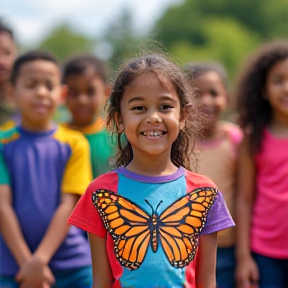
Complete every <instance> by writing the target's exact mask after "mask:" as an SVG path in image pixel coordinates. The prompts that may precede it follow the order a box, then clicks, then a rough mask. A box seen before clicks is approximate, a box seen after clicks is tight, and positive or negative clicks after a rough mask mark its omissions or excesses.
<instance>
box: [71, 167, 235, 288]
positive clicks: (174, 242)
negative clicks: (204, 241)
mask: <svg viewBox="0 0 288 288" xmlns="http://www.w3.org/2000/svg"><path fill="white" fill-rule="evenodd" d="M69 223H71V224H73V225H75V226H78V227H80V228H82V229H84V230H86V231H88V232H89V233H93V234H95V235H98V236H100V237H107V242H106V249H107V254H108V258H109V262H110V266H111V270H112V273H113V277H114V279H115V282H114V285H113V287H122V288H124V287H125V288H126V287H137V288H148V287H149V288H151V287H161V288H164V287H167V288H168V287H175V288H178V287H179V288H180V287H189V288H191V287H195V275H194V273H195V272H194V271H195V261H193V259H194V257H195V254H196V252H197V244H198V238H199V235H201V234H202V235H204V234H209V233H213V232H216V231H219V230H222V229H225V228H228V227H231V226H234V222H233V220H232V218H231V216H230V214H229V212H228V210H227V207H226V205H225V202H224V200H223V197H222V195H221V193H220V192H218V190H217V188H216V186H215V184H214V183H213V182H212V181H211V180H210V179H208V178H207V177H205V176H203V175H200V174H196V173H192V172H190V171H187V170H185V169H184V168H183V167H180V168H179V169H178V170H177V172H175V173H174V174H172V175H167V176H159V177H149V176H144V175H139V174H136V173H133V172H131V171H129V170H128V169H126V168H125V167H120V168H118V169H117V170H114V171H112V172H109V173H106V174H103V175H102V176H100V177H98V178H96V179H95V180H94V181H93V182H92V183H91V184H90V185H89V187H88V188H87V191H86V193H85V194H84V195H83V196H82V197H81V199H80V200H79V202H78V204H77V205H76V207H75V209H74V211H73V213H72V215H71V216H70V218H69Z"/></svg>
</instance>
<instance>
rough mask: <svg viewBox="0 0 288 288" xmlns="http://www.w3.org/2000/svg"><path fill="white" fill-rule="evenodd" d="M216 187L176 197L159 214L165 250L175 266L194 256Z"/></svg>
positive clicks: (178, 266) (182, 265) (181, 265)
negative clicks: (176, 198)
mask: <svg viewBox="0 0 288 288" xmlns="http://www.w3.org/2000/svg"><path fill="white" fill-rule="evenodd" d="M216 195H217V189H215V188H211V187H203V188H199V189H195V190H193V191H192V192H190V193H187V195H185V196H183V197H181V198H180V199H178V200H176V201H175V202H174V203H172V204H171V205H170V206H168V208H167V209H165V211H164V212H162V214H161V215H160V216H159V221H160V223H159V235H160V241H161V244H162V247H163V250H164V252H165V254H166V256H167V258H168V260H169V262H170V264H171V265H172V266H173V267H176V268H182V267H184V266H187V265H188V264H189V263H190V262H191V261H192V260H193V259H194V257H195V254H196V250H197V245H198V238H199V233H200V232H201V231H202V229H203V227H204V226H205V222H206V217H207V213H208V210H209V208H210V207H211V205H212V204H213V202H214V200H215V197H216Z"/></svg>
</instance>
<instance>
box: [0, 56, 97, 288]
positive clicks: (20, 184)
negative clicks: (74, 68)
mask: <svg viewBox="0 0 288 288" xmlns="http://www.w3.org/2000/svg"><path fill="white" fill-rule="evenodd" d="M11 83H12V87H11V93H12V96H13V98H14V99H15V102H16V104H17V106H18V108H19V111H20V115H21V125H20V126H16V127H14V128H12V129H11V130H8V131H6V132H2V133H1V134H0V229H1V235H0V251H1V252H0V253H1V255H0V256H1V257H0V287H18V285H17V283H16V282H18V284H19V287H20V286H21V288H22V287H31V288H38V287H41V288H42V287H50V286H49V285H50V284H52V283H54V282H55V284H56V287H57V288H58V287H61V288H68V287H69V288H70V287H73V288H84V287H87V288H88V287H91V281H92V280H91V279H92V275H91V257H90V249H89V245H88V241H87V239H86V238H85V237H84V236H83V233H82V232H81V230H79V229H75V228H74V227H69V225H68V224H67V218H68V216H69V215H70V213H71V211H72V210H73V208H74V205H75V204H76V202H77V200H78V198H79V195H80V194H82V193H83V192H84V191H85V188H86V186H87V184H88V183H89V182H90V181H91V179H92V173H91V167H90V162H89V145H88V143H87V140H86V139H85V138H84V137H83V136H82V135H81V133H78V132H75V131H72V130H69V129H67V128H64V127H62V126H57V125H55V124H54V123H53V122H52V121H51V119H52V115H53V113H54V111H55V109H56V108H57V104H58V103H59V102H60V98H61V96H64V94H65V92H66V91H65V88H64V87H62V85H61V77H60V71H59V67H58V64H57V61H56V60H55V59H54V57H53V56H51V55H50V54H48V53H45V52H40V51H39V52H29V53H27V54H24V55H22V56H20V57H19V58H18V59H17V60H16V61H15V63H14V66H13V69H12V74H11ZM12 199H13V200H12ZM14 278H15V280H14Z"/></svg>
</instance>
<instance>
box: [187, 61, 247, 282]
mask: <svg viewBox="0 0 288 288" xmlns="http://www.w3.org/2000/svg"><path fill="white" fill-rule="evenodd" d="M185 70H186V75H187V76H188V79H189V80H190V81H191V82H193V83H195V85H196V86H197V87H198V89H199V101H200V104H201V110H202V112H203V115H205V118H206V119H207V120H208V125H206V126H205V127H204V129H203V132H202V134H203V137H204V139H203V140H204V141H203V144H204V145H199V146H201V149H200V152H201V154H200V156H199V160H200V161H199V170H198V171H199V173H201V174H204V175H206V176H208V177H209V178H210V179H212V180H213V181H214V182H215V184H216V185H217V187H218V188H219V190H220V191H221V192H222V193H223V196H224V199H225V202H226V204H227V207H228V209H229V212H230V213H231V215H232V217H233V216H234V211H235V190H236V174H237V173H236V172H237V171H236V167H237V158H238V157H237V156H238V146H239V143H240V141H241V138H242V132H241V130H240V128H239V127H238V126H237V125H235V124H233V123H231V122H228V121H222V120H220V119H219V118H220V116H221V114H222V113H223V112H225V110H226V109H227V106H228V97H229V96H228V91H227V86H228V85H227V74H226V71H225V70H224V68H223V67H222V66H221V65H220V64H218V63H216V62H215V63H214V62H200V63H195V64H187V65H186V69H185ZM199 144H202V143H199ZM211 159H213V161H211ZM234 234H235V231H234V228H230V229H226V230H224V231H221V232H220V233H219V234H218V241H217V264H216V282H217V287H218V288H223V287H225V288H234V287H235V257H234V252H235V251H234V244H235V235H234Z"/></svg>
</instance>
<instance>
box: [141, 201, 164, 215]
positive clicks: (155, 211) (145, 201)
mask: <svg viewBox="0 0 288 288" xmlns="http://www.w3.org/2000/svg"><path fill="white" fill-rule="evenodd" d="M145 202H146V203H147V204H148V205H149V206H150V207H151V209H152V213H154V211H155V212H157V209H158V207H159V206H160V204H161V203H163V201H162V200H161V201H160V202H159V204H158V205H157V207H156V210H154V208H153V207H152V205H151V204H150V203H149V202H148V200H147V199H145Z"/></svg>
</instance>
